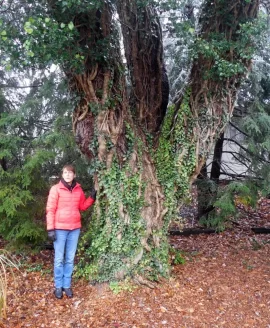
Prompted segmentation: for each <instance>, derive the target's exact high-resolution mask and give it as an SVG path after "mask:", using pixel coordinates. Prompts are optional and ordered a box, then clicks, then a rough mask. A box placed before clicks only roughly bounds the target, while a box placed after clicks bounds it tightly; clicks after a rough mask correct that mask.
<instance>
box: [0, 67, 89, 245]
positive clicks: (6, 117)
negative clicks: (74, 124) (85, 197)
mask: <svg viewBox="0 0 270 328" xmlns="http://www.w3.org/2000/svg"><path fill="white" fill-rule="evenodd" d="M33 75H34V78H32V79H31V76H29V75H28V76H27V80H28V81H27V82H28V83H29V85H38V87H33V88H30V90H29V91H28V92H25V91H24V92H22V91H19V90H21V89H18V88H19V85H13V88H10V87H5V88H3V89H2V106H1V117H0V136H1V137H0V160H1V161H2V166H1V167H0V183H1V190H0V199H1V203H0V235H2V236H3V237H4V238H5V239H6V240H9V241H10V242H12V243H15V244H17V246H19V245H24V244H26V243H28V244H29V243H30V244H32V245H37V244H41V243H42V242H43V241H45V239H46V228H45V204H46V199H47V195H48V191H49V188H50V181H51V179H52V178H54V179H55V178H56V177H58V176H59V173H60V171H61V168H62V167H63V165H64V164H66V163H72V162H74V161H76V163H77V164H78V167H79V172H78V173H79V176H80V175H81V176H82V177H83V176H88V174H87V168H86V165H85V162H84V160H83V158H81V155H80V154H79V152H78V151H77V150H76V147H75V142H74V137H73V135H72V131H71V122H70V115H71V106H72V100H71V99H70V98H69V97H68V96H67V94H66V91H65V85H64V84H63V83H62V82H61V83H60V81H61V77H60V76H59V75H58V73H56V72H55V73H52V74H49V75H48V76H46V74H45V76H43V77H42V75H41V73H38V77H37V76H35V74H33ZM24 78H26V76H25V77H24ZM15 81H16V79H15ZM6 83H7V85H10V84H11V81H10V79H8V78H6ZM16 87H17V88H16ZM12 90H13V91H12ZM80 166H81V168H80ZM80 171H81V172H80ZM53 181H55V180H52V182H53ZM52 182H51V183H52ZM90 185H91V181H89V183H87V184H86V186H87V188H90Z"/></svg>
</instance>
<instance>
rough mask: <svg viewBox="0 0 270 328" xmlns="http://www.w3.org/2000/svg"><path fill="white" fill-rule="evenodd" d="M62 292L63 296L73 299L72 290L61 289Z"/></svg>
mask: <svg viewBox="0 0 270 328" xmlns="http://www.w3.org/2000/svg"><path fill="white" fill-rule="evenodd" d="M63 291H64V292H65V294H66V295H67V297H68V298H72V297H73V293H72V289H71V288H63Z"/></svg>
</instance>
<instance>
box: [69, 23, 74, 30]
mask: <svg viewBox="0 0 270 328" xmlns="http://www.w3.org/2000/svg"><path fill="white" fill-rule="evenodd" d="M68 28H69V29H70V30H71V31H72V30H73V29H74V24H73V22H70V23H68Z"/></svg>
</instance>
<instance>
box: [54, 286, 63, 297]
mask: <svg viewBox="0 0 270 328" xmlns="http://www.w3.org/2000/svg"><path fill="white" fill-rule="evenodd" d="M54 296H55V297H56V298H59V299H60V298H62V297H63V290H62V288H55V290H54Z"/></svg>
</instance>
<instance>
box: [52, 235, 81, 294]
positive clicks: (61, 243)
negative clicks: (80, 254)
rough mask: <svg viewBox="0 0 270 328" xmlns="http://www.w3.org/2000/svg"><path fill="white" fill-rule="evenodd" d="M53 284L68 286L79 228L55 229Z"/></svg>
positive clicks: (56, 286)
mask: <svg viewBox="0 0 270 328" xmlns="http://www.w3.org/2000/svg"><path fill="white" fill-rule="evenodd" d="M55 233H56V241H54V243H53V245H54V285H55V288H61V287H63V288H70V286H71V276H72V272H73V266H74V257H75V253H76V250H77V245H78V240H79V236H80V229H75V230H55Z"/></svg>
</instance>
